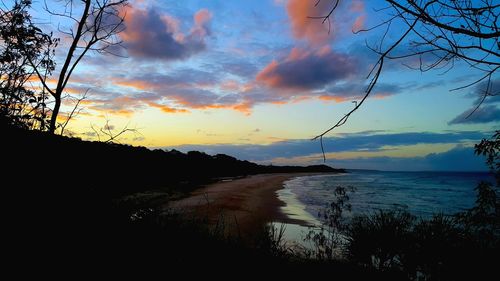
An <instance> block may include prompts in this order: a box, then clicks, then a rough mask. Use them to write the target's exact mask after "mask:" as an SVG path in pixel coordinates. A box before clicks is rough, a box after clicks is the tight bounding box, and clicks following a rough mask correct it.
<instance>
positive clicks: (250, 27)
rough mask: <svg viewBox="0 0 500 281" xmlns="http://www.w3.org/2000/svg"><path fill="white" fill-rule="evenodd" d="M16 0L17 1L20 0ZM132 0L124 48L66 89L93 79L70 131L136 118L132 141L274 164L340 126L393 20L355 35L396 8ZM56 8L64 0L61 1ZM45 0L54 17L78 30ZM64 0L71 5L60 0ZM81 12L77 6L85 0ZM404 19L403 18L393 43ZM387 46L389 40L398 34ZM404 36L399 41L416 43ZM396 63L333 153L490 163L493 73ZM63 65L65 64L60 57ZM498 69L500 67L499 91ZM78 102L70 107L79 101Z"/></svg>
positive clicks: (359, 0)
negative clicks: (484, 152)
mask: <svg viewBox="0 0 500 281" xmlns="http://www.w3.org/2000/svg"><path fill="white" fill-rule="evenodd" d="M8 2H9V1H7V3H8ZM315 2H316V0H258V1H252V0H242V1H202V0H185V1H159V0H158V1H154V0H152V1H148V0H140V1H139V0H135V1H130V5H129V6H128V7H127V8H126V9H123V10H122V11H121V13H122V14H123V15H125V16H126V17H125V30H124V31H123V32H122V33H121V34H120V35H119V39H120V40H122V41H123V48H116V49H115V50H114V52H115V53H118V54H120V56H111V55H100V54H90V55H89V56H87V57H86V58H85V59H84V61H82V63H81V64H80V65H79V67H78V69H77V71H76V72H75V74H74V75H73V77H72V81H71V82H70V84H69V86H68V88H67V92H68V93H69V94H71V95H74V96H78V95H79V94H81V93H82V92H84V91H85V90H87V89H90V91H89V93H90V96H89V98H88V99H87V100H86V101H85V103H84V111H83V112H82V114H81V115H80V116H79V117H78V119H76V120H73V121H72V122H71V123H70V127H71V128H69V131H71V132H73V134H74V135H76V136H80V137H82V138H85V139H94V138H95V134H94V133H93V132H92V130H91V125H92V126H99V125H102V124H104V123H105V121H106V119H107V120H109V122H110V123H111V124H113V125H114V126H115V127H116V128H120V127H122V126H125V125H127V124H128V126H132V127H135V128H138V129H139V131H140V134H139V135H133V136H132V135H129V136H125V137H124V138H123V139H122V140H121V141H122V142H124V143H130V144H133V145H142V146H147V147H162V148H168V149H171V148H176V149H180V150H190V149H197V150H202V151H206V152H208V153H211V154H214V153H227V154H231V155H234V156H236V157H239V158H242V159H247V160H252V161H258V162H260V163H273V164H312V163H314V164H316V163H321V162H322V156H321V150H320V147H319V143H317V142H311V141H310V138H312V137H313V136H315V135H317V134H319V133H321V132H322V131H323V130H325V129H327V128H328V127H330V126H331V125H332V124H333V123H334V122H336V121H337V120H338V119H339V118H340V117H342V116H343V115H344V114H345V113H346V112H348V111H349V110H350V109H351V108H352V107H353V103H352V101H359V99H360V98H361V97H362V95H363V90H364V88H365V86H366V84H367V83H368V81H367V80H366V76H367V75H368V73H369V70H370V68H371V66H372V65H373V63H374V62H375V61H376V59H377V55H376V54H374V53H373V52H371V51H370V50H369V49H368V48H367V47H366V45H365V42H368V44H372V45H373V44H377V43H378V42H380V36H381V34H382V32H383V30H373V31H369V32H362V33H359V34H353V32H352V31H353V30H357V29H360V28H367V27H370V26H373V25H376V24H378V23H380V22H381V21H382V20H384V18H387V16H388V15H387V13H385V12H383V11H381V12H376V11H375V9H378V8H381V7H383V6H384V1H382V0H376V1H363V0H352V1H343V2H342V4H341V6H340V7H339V9H338V11H337V12H336V14H334V17H333V18H332V21H331V26H330V33H329V32H328V25H325V24H321V21H318V20H313V19H309V18H307V16H315V15H323V14H324V13H325V11H327V10H328V7H329V6H328V5H329V3H330V2H329V1H321V2H320V5H318V7H315V6H314V3H315ZM49 4H51V5H53V6H52V7H54V10H57V9H56V8H57V7H59V10H61V9H62V8H61V7H60V4H61V3H60V2H59V3H58V2H53V3H52V2H49ZM40 5H41V2H36V1H35V3H34V6H33V8H34V11H33V15H34V17H35V20H36V21H37V22H39V23H40V24H41V25H42V26H43V28H44V29H46V30H52V31H56V36H57V35H58V36H60V37H61V38H62V41H61V42H62V43H61V47H60V49H58V50H57V52H56V55H57V56H58V61H59V62H60V61H61V58H62V57H63V56H64V46H67V44H68V40H67V39H66V40H65V39H64V36H63V34H60V33H59V34H58V33H57V26H59V27H63V28H64V27H65V28H70V27H71V24H70V23H69V22H68V21H67V20H65V19H61V18H58V17H56V16H49V15H48V14H47V13H46V12H44V11H43V9H42V8H41V6H40ZM58 5H59V6H58ZM75 11H78V7H75ZM403 31H404V28H403V26H401V25H399V26H398V25H394V26H392V27H391V29H390V32H389V33H388V36H387V41H386V42H391V40H395V39H397V38H398V36H399V35H400V34H401V32H403ZM387 44H388V43H387ZM408 44H409V42H406V41H405V42H403V43H402V44H401V45H400V48H399V49H398V50H396V52H398V53H405V52H406V51H407V47H408ZM416 62H417V61H415V60H408V59H406V60H396V61H390V62H389V63H388V65H387V66H386V68H385V69H384V71H383V73H382V76H381V78H380V80H379V83H378V84H377V86H376V88H375V90H374V92H373V95H372V96H371V98H369V99H368V100H367V102H366V103H365V104H364V106H363V107H362V108H361V109H360V110H358V111H357V112H356V113H355V114H354V115H353V116H352V117H351V118H350V119H349V122H348V123H347V124H346V125H344V126H343V127H341V128H339V129H336V130H335V131H333V132H332V133H331V134H329V135H328V136H327V139H326V140H325V149H326V152H327V157H328V161H327V163H328V164H331V165H333V166H341V167H348V168H370V169H382V170H484V169H485V166H484V165H483V164H482V160H481V159H480V158H478V157H475V156H474V155H473V148H472V147H473V144H474V143H476V142H478V141H479V140H480V139H482V138H486V137H488V136H489V135H491V134H492V132H493V131H494V130H497V129H499V120H500V109H499V104H500V100H499V99H498V96H497V97H492V98H489V99H487V101H486V102H485V103H484V104H483V106H482V107H481V108H480V109H479V110H478V111H476V113H475V114H474V115H472V116H471V117H469V118H467V119H466V118H465V117H466V116H467V115H469V113H470V111H471V110H472V108H474V105H475V104H476V103H477V102H478V98H479V96H480V93H481V90H482V89H483V88H484V85H483V84H478V85H475V86H472V87H469V88H466V89H462V90H458V91H450V90H451V89H453V88H456V87H459V86H462V85H466V84H467V83H470V82H472V81H474V79H477V77H478V75H480V73H478V72H477V71H474V70H473V69H471V68H470V67H469V66H467V65H465V64H461V63H457V64H456V65H455V67H454V68H453V69H452V70H451V71H449V72H446V73H443V70H435V71H429V72H425V73H421V72H420V71H418V70H413V69H410V68H408V67H407V66H405V65H414V64H415V63H416ZM56 74H57V69H56ZM498 78H499V77H492V81H493V91H499V89H500V85H499V84H500V83H499V81H500V80H498ZM71 105H72V104H71V102H69V101H68V102H66V107H65V109H66V111H68V110H69V109H70V108H71Z"/></svg>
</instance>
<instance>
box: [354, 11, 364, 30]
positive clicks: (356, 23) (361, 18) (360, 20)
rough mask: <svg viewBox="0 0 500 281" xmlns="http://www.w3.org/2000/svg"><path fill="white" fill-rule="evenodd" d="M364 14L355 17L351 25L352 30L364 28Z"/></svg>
mask: <svg viewBox="0 0 500 281" xmlns="http://www.w3.org/2000/svg"><path fill="white" fill-rule="evenodd" d="M365 19H366V15H364V14H363V15H361V16H358V17H357V18H356V20H355V21H354V24H353V25H352V31H353V32H357V31H360V30H361V29H363V28H364V26H365Z"/></svg>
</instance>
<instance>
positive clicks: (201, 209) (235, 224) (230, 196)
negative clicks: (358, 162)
mask: <svg viewBox="0 0 500 281" xmlns="http://www.w3.org/2000/svg"><path fill="white" fill-rule="evenodd" d="M319 174H326V173H284V174H258V175H251V176H247V177H244V178H238V179H235V180H231V181H219V182H217V183H213V184H209V185H207V186H205V187H203V188H200V189H197V190H195V191H193V192H192V193H191V195H190V196H189V197H187V198H183V199H180V200H177V201H173V202H170V203H169V204H168V206H167V207H168V208H171V209H173V210H176V211H180V212H182V213H188V214H194V215H195V216H198V217H201V218H206V219H207V221H208V224H209V225H220V224H223V225H224V226H225V227H226V231H227V232H228V233H233V234H238V235H240V234H243V233H244V234H251V233H253V232H254V231H256V230H258V229H259V228H261V227H262V226H263V225H265V224H266V223H270V222H275V223H285V224H295V225H301V226H309V225H310V223H309V222H307V221H305V220H301V219H296V218H292V217H290V215H288V214H286V213H284V212H283V210H282V207H284V206H286V203H285V202H283V201H282V200H280V199H279V198H278V194H277V191H278V190H281V189H283V188H284V185H283V184H284V182H285V181H287V180H290V179H292V178H295V177H301V176H312V175H319Z"/></svg>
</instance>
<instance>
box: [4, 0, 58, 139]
mask: <svg viewBox="0 0 500 281" xmlns="http://www.w3.org/2000/svg"><path fill="white" fill-rule="evenodd" d="M30 6H31V1H30V0H16V1H15V2H14V4H13V7H12V9H10V10H7V11H4V10H1V12H0V77H1V82H0V94H1V95H0V118H1V119H4V121H3V122H7V123H9V124H12V125H15V126H18V127H23V128H29V129H39V130H45V129H47V124H48V123H47V113H48V107H47V104H46V101H47V99H48V96H47V93H46V92H45V90H44V89H42V90H41V91H37V88H36V85H33V84H31V81H32V80H33V78H34V74H35V70H34V67H36V68H38V69H39V71H41V72H42V73H44V76H43V77H41V78H42V79H45V78H46V77H47V75H50V74H51V73H52V71H53V70H54V68H55V62H54V61H53V59H52V58H53V56H54V50H53V48H55V46H56V45H57V43H58V40H57V39H53V38H52V34H46V33H44V32H43V31H42V30H41V29H39V28H38V27H36V26H35V25H34V24H33V22H32V20H31V16H30V15H29V14H28V12H27V10H28V9H29V8H30Z"/></svg>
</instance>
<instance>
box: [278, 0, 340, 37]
mask: <svg viewBox="0 0 500 281" xmlns="http://www.w3.org/2000/svg"><path fill="white" fill-rule="evenodd" d="M314 2H315V1H314ZM314 2H313V1H305V0H289V1H288V4H287V12H288V17H289V18H290V23H291V26H292V33H293V36H294V37H295V38H297V39H305V40H307V41H309V42H310V43H311V44H315V45H317V44H323V43H325V42H327V41H328V39H329V37H330V35H329V34H328V23H326V22H325V24H322V23H321V22H322V20H317V19H311V18H309V17H311V16H324V15H326V13H328V7H329V3H330V1H320V2H319V4H318V5H317V6H315V5H314Z"/></svg>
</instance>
